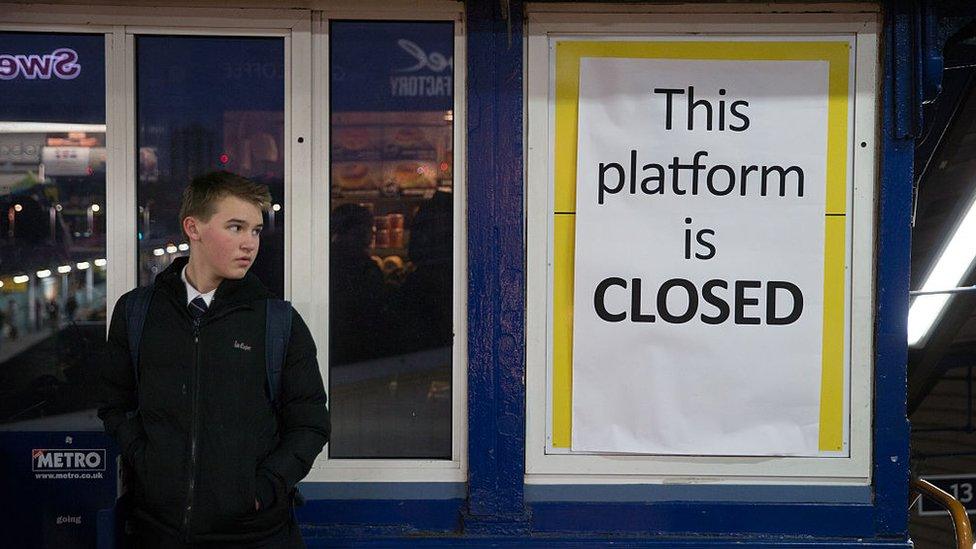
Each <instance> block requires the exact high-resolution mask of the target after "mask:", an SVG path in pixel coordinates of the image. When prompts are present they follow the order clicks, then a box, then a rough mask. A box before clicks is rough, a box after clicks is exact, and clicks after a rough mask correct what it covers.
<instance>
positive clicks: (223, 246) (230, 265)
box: [188, 196, 264, 279]
mask: <svg viewBox="0 0 976 549" xmlns="http://www.w3.org/2000/svg"><path fill="white" fill-rule="evenodd" d="M195 221H196V223H195V225H196V230H195V231H194V230H189V231H188V234H189V236H190V239H191V241H194V242H195V243H196V245H195V246H194V248H193V254H194V255H198V254H199V257H198V259H199V260H201V265H202V266H205V267H206V268H208V269H210V270H211V272H213V274H214V275H216V276H218V277H220V278H231V279H238V278H243V277H244V275H245V274H247V270H248V269H250V268H251V265H252V264H253V263H254V259H255V257H257V255H258V246H259V245H260V244H261V239H260V236H261V229H262V228H263V227H264V225H263V223H262V218H261V209H260V208H258V206H256V205H254V204H252V203H250V202H248V201H246V200H241V199H240V198H237V197H236V196H225V197H224V198H222V199H220V200H219V201H218V202H217V207H216V211H215V212H214V214H213V216H212V217H211V218H210V220H209V221H201V220H199V219H195Z"/></svg>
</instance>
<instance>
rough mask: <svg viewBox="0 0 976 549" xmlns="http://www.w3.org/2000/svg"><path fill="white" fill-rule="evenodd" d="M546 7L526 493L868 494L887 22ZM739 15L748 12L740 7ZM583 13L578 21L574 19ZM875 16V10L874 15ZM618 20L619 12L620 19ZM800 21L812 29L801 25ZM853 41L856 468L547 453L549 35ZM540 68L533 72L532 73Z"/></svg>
mask: <svg viewBox="0 0 976 549" xmlns="http://www.w3.org/2000/svg"><path fill="white" fill-rule="evenodd" d="M612 8H613V7H612V6H601V7H594V9H593V10H592V12H588V13H581V11H582V9H583V8H581V7H578V6H575V7H567V6H562V7H560V6H545V5H540V6H538V7H537V9H532V10H530V11H529V16H528V32H527V39H526V68H525V78H526V100H525V109H526V115H527V116H526V121H527V126H528V128H527V153H526V188H527V191H526V219H527V236H526V245H527V254H526V257H527V263H528V264H527V267H526V271H527V296H528V297H527V314H526V317H527V318H526V333H527V338H526V339H527V342H526V363H527V364H526V366H527V370H528V371H527V372H526V382H527V388H526V389H527V410H526V449H525V459H526V475H525V481H526V484H535V485H559V484H663V483H675V482H689V481H690V480H691V479H694V482H696V483H711V484H743V483H746V484H750V483H751V484H793V485H796V484H809V485H848V486H850V485H856V486H867V485H869V484H870V483H871V480H872V450H873V448H872V443H873V437H872V427H873V425H872V400H871V399H872V384H873V373H874V372H873V368H874V341H873V340H874V317H875V311H874V299H875V298H874V296H875V286H874V284H875V281H874V265H875V259H874V232H875V230H876V229H875V223H876V221H877V219H878V217H877V216H876V212H875V200H876V194H877V192H878V190H879V182H878V178H877V173H878V172H877V167H876V164H877V158H878V151H879V150H880V143H879V141H878V138H877V128H878V122H877V120H878V119H877V112H876V111H877V109H878V105H879V104H880V95H879V93H878V91H877V90H878V89H879V88H878V86H879V83H880V80H879V70H878V55H879V51H880V50H879V43H878V37H879V35H880V20H879V18H878V16H877V14H876V13H872V12H868V13H844V14H802V15H801V14H768V13H763V14H746V13H741V12H738V13H723V14H719V13H715V12H711V13H698V14H689V13H682V14H677V13H666V12H665V13H654V11H655V9H654V8H653V7H648V6H640V7H636V6H634V7H619V10H617V9H612ZM738 9H748V8H747V7H744V6H743V7H739V8H738ZM569 10H573V11H569ZM865 11H867V10H865ZM614 12H616V13H614ZM799 17H802V18H803V20H802V22H799V21H798V18H799ZM696 34H697V35H700V34H705V35H725V36H730V37H735V36H736V35H745V36H756V35H761V36H769V35H782V36H784V37H790V36H797V35H802V36H807V35H823V36H831V35H833V36H837V35H853V37H854V42H855V52H854V56H853V61H854V62H853V64H854V70H853V71H852V74H853V76H854V84H853V95H854V105H853V106H852V108H851V117H852V122H853V124H852V126H851V134H850V135H849V136H848V139H849V140H850V141H851V142H855V141H857V142H860V141H863V142H865V143H867V146H866V147H863V148H862V147H853V153H852V162H853V187H854V188H853V200H852V203H851V205H850V211H851V212H852V217H853V220H852V224H851V225H850V231H851V237H850V238H851V240H850V244H849V245H850V246H851V247H852V248H853V250H852V253H851V264H850V265H849V271H848V279H847V284H848V285H849V288H848V291H849V292H850V293H849V298H848V299H849V300H850V304H851V306H850V309H849V311H848V313H847V317H848V319H847V321H848V322H849V323H850V328H849V329H848V331H847V337H848V344H849V351H848V355H849V357H850V364H851V367H850V378H849V379H850V385H849V387H848V394H849V396H850V400H849V408H848V409H849V411H850V413H849V416H848V419H849V422H850V423H849V429H850V431H849V432H850V438H849V441H850V455H849V456H848V457H772V458H770V457H715V456H651V455H640V456H635V455H606V454H604V455H599V454H575V453H548V451H547V448H548V446H549V443H548V436H549V429H550V428H551V418H550V416H549V414H550V411H551V407H550V402H551V400H550V399H551V390H550V388H549V379H550V377H549V376H550V372H551V333H550V332H549V320H548V319H549V315H550V307H551V303H550V300H551V292H552V282H551V279H550V274H549V268H548V266H547V263H548V262H550V261H551V254H552V249H551V248H550V243H549V240H550V239H551V234H552V232H551V231H552V226H551V225H552V219H551V218H552V215H551V208H550V207H549V205H550V204H551V200H552V198H551V193H552V189H551V186H552V171H551V170H552V168H551V166H550V163H551V158H552V154H553V153H552V148H551V147H552V146H551V141H550V136H551V134H552V131H553V130H552V121H551V120H552V116H553V115H552V113H551V102H550V100H549V94H550V81H549V78H551V76H550V59H549V51H550V41H549V40H550V36H551V35H552V36H557V37H558V36H571V37H574V38H580V37H582V38H581V39H586V38H588V37H590V36H598V37H600V38H604V39H606V38H613V37H614V36H620V37H627V36H635V35H640V36H648V37H649V38H653V36H654V35H664V36H671V37H673V36H678V35H696ZM530 69H534V72H533V71H532V70H530Z"/></svg>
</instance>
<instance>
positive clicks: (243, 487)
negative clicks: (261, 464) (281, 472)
mask: <svg viewBox="0 0 976 549" xmlns="http://www.w3.org/2000/svg"><path fill="white" fill-rule="evenodd" d="M228 472H230V473H231V475H230V476H229V477H227V478H224V479H223V482H218V483H214V484H213V485H212V487H213V497H214V500H215V501H214V503H216V506H217V509H218V510H219V513H220V515H222V516H224V517H241V516H244V515H248V514H251V513H254V512H255V509H254V481H255V479H254V465H253V462H252V460H249V459H238V460H235V462H234V467H233V468H231V469H230V470H229V471H228Z"/></svg>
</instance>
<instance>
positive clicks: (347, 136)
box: [329, 21, 454, 459]
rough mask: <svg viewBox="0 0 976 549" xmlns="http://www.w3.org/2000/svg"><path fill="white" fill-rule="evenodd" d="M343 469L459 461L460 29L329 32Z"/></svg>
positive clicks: (333, 297) (336, 387) (333, 284)
mask: <svg viewBox="0 0 976 549" xmlns="http://www.w3.org/2000/svg"><path fill="white" fill-rule="evenodd" d="M329 36H330V40H331V45H330V47H329V51H330V52H331V59H330V63H331V64H330V72H331V77H330V83H331V92H330V113H331V119H330V120H331V123H330V132H331V139H330V143H331V156H330V167H331V168H330V171H331V208H330V211H331V215H330V233H331V234H330V254H329V259H330V262H329V269H330V271H329V276H330V288H329V307H330V315H329V319H330V324H329V326H330V330H329V331H330V337H329V368H330V370H329V385H330V397H331V399H332V407H331V409H332V414H333V415H332V418H333V434H332V439H331V442H330V444H329V452H330V457H332V458H435V459H450V458H451V427H452V425H451V401H452V378H451V373H452V352H451V351H452V345H453V340H454V326H453V312H454V303H453V291H452V289H453V280H454V257H453V242H454V232H453V218H454V216H453V209H454V198H453V196H454V195H453V190H454V184H453V165H454V160H453V156H454V151H453V132H454V128H453V110H452V109H453V105H454V94H453V88H454V86H453V77H454V67H453V41H454V25H453V23H451V22H384V21H371V22H362V21H348V22H333V23H332V25H331V30H330V34H329Z"/></svg>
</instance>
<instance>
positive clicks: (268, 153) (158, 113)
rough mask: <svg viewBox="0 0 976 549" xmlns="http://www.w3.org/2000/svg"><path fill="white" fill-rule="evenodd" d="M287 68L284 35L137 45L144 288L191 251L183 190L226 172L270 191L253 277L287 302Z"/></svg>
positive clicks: (168, 39)
mask: <svg viewBox="0 0 976 549" xmlns="http://www.w3.org/2000/svg"><path fill="white" fill-rule="evenodd" d="M284 63H285V47H284V40H283V39H281V38H239V37H199V36H140V37H138V38H137V39H136V82H137V84H136V86H137V94H138V95H137V98H136V109H137V121H138V146H139V149H138V150H139V164H138V166H139V167H138V180H139V182H138V198H137V201H138V204H139V212H138V227H139V229H138V238H139V284H140V285H146V284H149V283H151V282H152V280H153V279H154V278H155V276H156V274H158V273H160V272H162V271H163V269H165V268H166V267H167V266H168V265H169V264H170V262H171V261H172V260H173V258H175V257H177V256H180V255H186V254H188V253H189V249H188V248H187V247H186V245H185V244H184V238H183V232H182V230H181V228H180V220H179V211H180V199H181V196H182V191H183V189H184V188H185V187H186V186H187V184H189V182H190V180H191V179H193V178H194V177H196V176H198V175H202V174H205V173H207V172H211V171H214V170H226V171H229V172H233V173H236V174H239V175H243V176H245V177H248V178H250V179H252V180H254V181H257V182H259V183H262V184H265V185H267V186H268V188H269V189H270V190H271V196H272V198H273V199H274V203H275V207H274V208H273V211H272V212H269V213H267V214H266V217H265V228H264V230H263V231H262V233H261V249H260V252H259V253H258V256H257V259H256V261H255V262H254V265H253V266H252V267H251V271H252V272H253V273H255V274H256V275H258V278H260V279H261V281H262V282H263V283H264V284H265V285H266V286H267V287H268V288H269V289H271V291H273V292H275V293H276V294H278V295H279V296H283V295H284V242H285V240H284V230H283V228H284V221H285V218H284V216H285V210H284V198H285V194H284V181H285V177H284V174H285V143H284V134H285V116H284V111H285V79H284V75H285V65H284Z"/></svg>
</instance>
